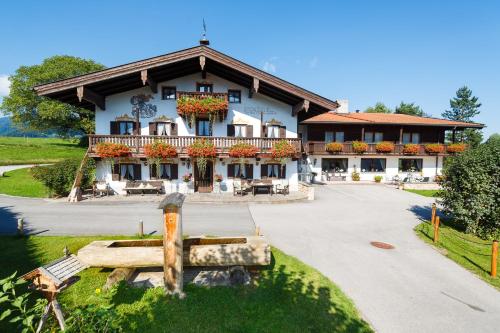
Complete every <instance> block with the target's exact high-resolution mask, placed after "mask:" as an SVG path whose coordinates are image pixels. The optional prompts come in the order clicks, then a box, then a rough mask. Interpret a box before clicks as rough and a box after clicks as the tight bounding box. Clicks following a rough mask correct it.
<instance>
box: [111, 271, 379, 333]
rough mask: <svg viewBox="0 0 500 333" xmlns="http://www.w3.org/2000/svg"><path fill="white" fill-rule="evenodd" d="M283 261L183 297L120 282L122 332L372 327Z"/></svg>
mask: <svg viewBox="0 0 500 333" xmlns="http://www.w3.org/2000/svg"><path fill="white" fill-rule="evenodd" d="M306 281H307V276H306V273H305V272H291V271H288V270H287V269H286V267H285V266H284V265H280V266H279V267H275V269H273V270H271V271H265V272H263V274H262V276H261V277H260V278H259V279H258V281H257V282H256V283H255V285H252V286H246V287H237V288H228V287H213V288H204V287H197V286H194V285H188V286H186V288H185V291H186V294H187V297H186V298H185V299H183V300H179V299H177V298H175V297H170V296H168V297H165V296H164V295H163V290H162V289H160V288H156V289H148V290H145V289H134V288H130V287H127V286H125V285H124V284H122V285H120V286H119V287H118V288H117V289H116V290H115V292H116V293H115V294H114V296H113V298H112V302H113V304H114V305H116V306H118V307H119V308H120V312H122V313H123V314H125V315H126V321H124V325H125V326H124V329H125V331H139V332H157V331H163V330H166V329H167V328H168V331H172V332H370V331H371V330H370V328H369V326H368V324H367V323H366V322H364V321H362V320H361V319H359V318H358V317H357V316H356V315H354V314H353V312H354V310H353V309H352V308H349V306H346V304H345V299H344V300H343V299H341V298H342V297H339V295H338V293H339V291H338V290H335V289H332V288H330V287H328V286H325V285H323V286H319V287H318V286H317V285H316V284H314V283H312V282H306Z"/></svg>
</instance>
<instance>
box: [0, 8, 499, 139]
mask: <svg viewBox="0 0 500 333" xmlns="http://www.w3.org/2000/svg"><path fill="white" fill-rule="evenodd" d="M0 15H1V18H0V31H1V32H2V43H1V45H2V47H1V51H0V95H1V94H2V93H3V94H5V92H6V90H7V87H6V81H5V75H9V74H11V73H13V72H14V71H15V70H16V68H17V67H18V66H20V65H31V64H36V63H39V62H40V61H42V60H43V59H44V58H46V57H50V56H52V55H56V54H67V55H73V56H79V57H84V58H90V59H94V60H95V61H98V62H100V63H103V64H104V65H106V66H114V65H119V64H122V63H126V62H130V61H134V60H139V59H143V58H146V57H151V56H155V55H160V54H164V53H168V52H172V51H176V50H179V49H183V48H187V47H191V46H194V45H197V42H198V40H199V37H200V34H201V25H202V24H201V22H202V18H205V20H206V23H207V30H208V38H209V39H210V42H211V46H212V47H213V48H215V49H217V50H219V51H222V52H224V53H226V54H229V55H231V56H233V57H235V58H238V59H240V60H242V61H244V62H246V63H249V64H251V65H253V66H256V67H259V68H261V69H265V70H267V71H269V72H271V73H273V74H275V75H277V76H279V77H281V78H283V79H286V80H288V81H291V82H293V83H295V84H297V85H299V86H302V87H304V88H306V89H309V90H312V91H314V92H316V93H318V94H320V95H323V96H325V97H328V98H331V99H345V98H346V99H349V102H350V109H351V111H354V110H355V109H361V110H364V109H365V108H366V107H368V106H370V105H373V104H375V103H376V102H378V101H381V102H383V103H385V104H386V105H388V106H390V107H394V106H395V105H397V104H399V102H400V101H405V102H415V103H417V104H418V105H420V106H421V107H422V108H423V109H424V111H425V112H426V113H428V114H431V115H433V116H440V115H441V112H442V111H443V110H445V109H446V108H448V107H449V99H450V98H451V97H452V96H454V94H455V91H456V90H457V89H458V88H459V87H460V86H463V85H467V86H469V87H470V88H471V89H472V91H473V93H474V94H475V95H476V96H478V97H479V100H480V101H481V102H482V103H483V106H482V107H481V114H480V116H478V117H477V118H476V119H475V120H476V121H478V122H484V123H485V124H487V126H488V127H487V128H486V130H485V132H486V134H487V135H489V134H491V133H494V132H500V120H499V118H500V117H499V113H498V111H499V109H500V62H499V60H500V20H499V19H498V17H499V16H500V1H487V0H482V1H459V0H455V1H445V0H443V1H423V0H421V1H384V0H379V1H368V0H367V1H324V2H320V1H312V0H310V1H301V2H296V3H294V2H292V1H283V2H277V1H276V2H271V1H256V0H254V1H250V2H248V1H202V2H198V1H175V2H174V1H153V0H150V1H146V2H142V1H141V2H140V1H124V0H121V1H103V0H101V1H89V0H86V1H83V2H82V1H79V2H69V1H22V0H18V1H10V2H8V3H3V4H2V11H1V14H0Z"/></svg>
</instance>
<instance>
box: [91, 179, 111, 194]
mask: <svg viewBox="0 0 500 333" xmlns="http://www.w3.org/2000/svg"><path fill="white" fill-rule="evenodd" d="M110 193H112V190H111V187H110V186H109V184H108V183H107V182H106V181H105V180H97V181H94V183H93V184H92V196H93V197H94V198H95V197H96V195H100V196H102V195H106V196H108V195H109V194H110Z"/></svg>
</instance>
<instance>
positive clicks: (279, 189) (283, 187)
mask: <svg viewBox="0 0 500 333" xmlns="http://www.w3.org/2000/svg"><path fill="white" fill-rule="evenodd" d="M275 192H276V194H283V195H287V194H290V185H289V184H288V181H286V180H283V181H282V182H281V183H279V184H277V185H276V190H275Z"/></svg>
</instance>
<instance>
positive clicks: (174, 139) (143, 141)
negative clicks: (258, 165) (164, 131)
mask: <svg viewBox="0 0 500 333" xmlns="http://www.w3.org/2000/svg"><path fill="white" fill-rule="evenodd" d="M197 139H205V140H207V141H209V142H211V143H213V144H214V146H215V148H216V149H217V153H218V155H219V156H220V157H227V154H228V152H229V149H230V148H231V147H232V146H233V145H235V144H237V143H247V144H251V145H253V146H255V147H257V148H259V151H258V154H259V155H261V156H260V157H270V156H266V154H269V153H270V151H271V148H272V147H273V146H274V145H275V144H276V142H278V141H281V140H286V141H287V142H288V143H290V144H292V145H293V146H295V148H296V150H297V156H296V157H297V158H298V157H300V155H301V153H302V150H301V147H302V144H301V140H300V139H294V138H286V139H272V138H239V137H214V136H161V135H89V153H90V156H93V157H96V156H97V155H96V154H95V152H96V150H95V148H96V145H97V144H99V143H101V142H112V143H121V144H124V145H126V146H128V147H130V148H131V150H132V154H134V155H137V157H143V156H144V146H145V145H147V144H151V143H154V142H155V141H162V142H165V143H168V144H171V145H172V146H174V147H175V148H177V153H178V154H179V157H187V148H188V146H189V145H191V144H192V143H193V142H194V141H195V140H197ZM258 157H259V156H258Z"/></svg>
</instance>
